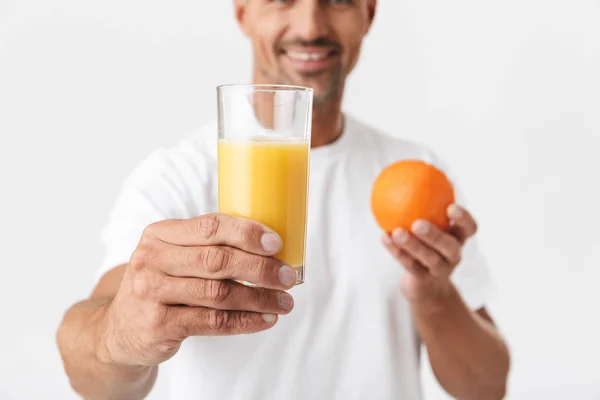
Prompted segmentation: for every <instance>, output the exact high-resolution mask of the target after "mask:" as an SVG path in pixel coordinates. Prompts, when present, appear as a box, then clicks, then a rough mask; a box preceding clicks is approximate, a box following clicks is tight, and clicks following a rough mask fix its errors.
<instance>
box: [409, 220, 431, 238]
mask: <svg viewBox="0 0 600 400" xmlns="http://www.w3.org/2000/svg"><path fill="white" fill-rule="evenodd" d="M412 230H413V232H414V233H416V234H417V235H427V232H429V222H427V221H423V220H418V221H416V222H415V223H414V224H413V226H412Z"/></svg>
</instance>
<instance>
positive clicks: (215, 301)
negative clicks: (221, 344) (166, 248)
mask: <svg viewBox="0 0 600 400" xmlns="http://www.w3.org/2000/svg"><path fill="white" fill-rule="evenodd" d="M155 282H156V285H155V287H153V288H151V289H150V290H152V293H153V294H154V297H155V298H154V300H156V301H159V302H161V303H163V304H169V305H187V306H202V307H207V308H215V309H219V310H233V311H254V312H258V313H267V314H287V313H289V312H290V311H291V310H292V308H293V307H294V299H293V298H292V296H291V295H290V294H288V293H285V292H283V291H278V290H269V289H264V288H254V287H249V286H246V285H242V284H240V283H237V282H234V281H231V280H211V279H198V278H176V277H172V276H164V277H162V279H160V280H156V281H155Z"/></svg>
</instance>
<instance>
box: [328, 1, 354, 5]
mask: <svg viewBox="0 0 600 400" xmlns="http://www.w3.org/2000/svg"><path fill="white" fill-rule="evenodd" d="M329 3H331V4H352V0H329Z"/></svg>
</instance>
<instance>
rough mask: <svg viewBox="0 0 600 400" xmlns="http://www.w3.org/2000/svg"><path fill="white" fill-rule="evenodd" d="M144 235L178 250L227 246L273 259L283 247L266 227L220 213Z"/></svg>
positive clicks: (159, 226)
mask: <svg viewBox="0 0 600 400" xmlns="http://www.w3.org/2000/svg"><path fill="white" fill-rule="evenodd" d="M146 235H148V236H150V237H155V238H157V239H160V240H162V241H163V242H167V243H171V244H175V245H179V246H216V245H227V246H231V247H236V248H238V249H241V250H244V251H247V252H250V253H255V254H260V255H275V254H277V253H278V252H279V251H280V250H281V247H282V245H283V244H282V241H281V238H280V237H279V235H277V233H275V232H274V231H273V230H271V229H269V228H267V227H266V226H264V225H262V224H259V223H258V222H256V221H252V220H250V219H247V218H240V217H234V216H232V215H228V214H221V213H213V214H206V215H202V216H200V217H196V218H192V219H172V220H166V221H160V222H156V223H154V224H151V225H149V226H148V227H147V228H146V230H145V231H144V236H146Z"/></svg>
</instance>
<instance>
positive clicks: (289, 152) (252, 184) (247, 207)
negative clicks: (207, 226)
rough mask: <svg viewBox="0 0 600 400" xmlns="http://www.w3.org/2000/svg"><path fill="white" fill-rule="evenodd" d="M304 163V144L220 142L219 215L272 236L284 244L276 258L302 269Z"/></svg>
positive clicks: (306, 149) (296, 141) (306, 154)
mask: <svg viewBox="0 0 600 400" xmlns="http://www.w3.org/2000/svg"><path fill="white" fill-rule="evenodd" d="M308 162H309V145H308V141H306V140H299V139H294V140H284V139H276V140H271V139H255V140H252V139H247V140H236V139H221V140H219V166H218V169H219V184H218V185H219V211H220V212H224V213H228V214H234V215H240V216H242V217H246V218H250V219H253V220H255V221H258V222H260V223H262V224H265V225H266V226H268V227H269V228H271V229H273V230H274V231H276V232H277V233H278V234H279V235H280V236H281V238H282V240H283V249H282V250H281V252H280V253H279V254H277V256H276V257H277V258H279V259H281V260H282V261H284V262H285V263H286V264H287V265H289V266H291V267H295V268H300V269H302V270H303V267H304V248H305V231H306V207H307V203H306V199H307V195H308ZM300 274H301V275H300V276H302V275H303V271H301V272H300Z"/></svg>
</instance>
